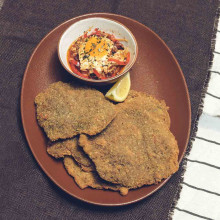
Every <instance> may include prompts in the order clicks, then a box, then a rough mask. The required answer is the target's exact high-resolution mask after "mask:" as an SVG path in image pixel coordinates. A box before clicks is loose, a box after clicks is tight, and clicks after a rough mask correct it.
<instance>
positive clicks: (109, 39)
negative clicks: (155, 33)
mask: <svg viewBox="0 0 220 220" xmlns="http://www.w3.org/2000/svg"><path fill="white" fill-rule="evenodd" d="M121 41H126V39H116V38H115V36H114V35H113V34H108V33H106V32H104V31H101V30H99V29H98V28H95V29H94V30H93V31H92V32H91V33H89V31H86V32H84V34H83V35H82V36H80V37H79V38H77V40H75V41H74V42H73V43H72V44H71V45H70V47H69V49H68V52H67V61H68V64H69V66H70V68H71V70H72V71H73V72H74V73H76V74H77V75H79V76H81V77H83V78H88V79H96V80H102V79H108V78H111V77H114V76H116V75H118V74H120V72H121V71H122V70H123V68H124V67H125V66H126V65H127V64H128V63H129V61H130V52H129V50H128V48H126V47H125V46H124V45H123V44H122V43H121Z"/></svg>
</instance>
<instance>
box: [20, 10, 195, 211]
mask: <svg viewBox="0 0 220 220" xmlns="http://www.w3.org/2000/svg"><path fill="white" fill-rule="evenodd" d="M88 16H94V17H95V16H96V17H97V16H100V17H102V16H116V17H121V18H124V19H127V20H130V21H132V22H135V23H137V24H138V25H141V26H142V27H143V28H145V29H147V30H148V31H150V32H151V34H153V35H154V36H155V37H156V38H158V39H159V40H160V41H161V42H162V44H163V45H164V46H165V47H166V49H167V50H168V52H169V53H170V55H171V56H172V58H173V60H174V61H175V64H176V65H177V67H178V70H179V72H180V74H181V79H182V81H183V84H184V87H185V91H186V93H185V94H186V98H187V102H188V105H187V109H188V112H189V117H188V132H187V139H186V143H187V144H186V145H185V146H184V150H183V153H182V155H181V156H180V158H179V160H178V162H179V164H180V163H181V161H182V159H183V157H184V155H185V153H186V150H187V146H188V144H189V138H190V130H191V102H190V96H189V91H188V87H187V84H186V80H185V77H184V74H183V71H182V69H181V67H180V65H179V63H178V61H177V59H176V57H175V56H174V54H173V52H172V51H171V49H170V48H169V47H168V46H167V45H166V43H165V42H164V40H163V39H161V38H160V36H159V35H157V34H156V33H155V32H154V31H153V30H151V29H150V28H149V27H147V26H145V25H144V24H142V23H141V22H139V21H137V20H135V19H132V18H130V17H127V16H123V15H119V14H114V13H103V12H98V13H87V14H83V15H79V16H76V17H73V18H71V19H68V20H66V21H64V22H62V23H61V24H59V25H58V26H56V27H55V28H53V29H52V30H51V31H49V33H47V34H46V35H45V36H44V37H43V38H42V39H41V41H40V42H39V43H38V44H37V46H36V47H35V49H34V50H33V52H32V54H31V56H30V58H29V60H28V63H27V66H26V68H25V72H24V75H23V78H22V85H21V95H20V111H21V121H22V126H23V131H24V134H25V138H26V140H27V143H28V146H29V149H30V150H31V152H32V154H33V156H34V159H35V160H36V162H37V163H38V165H39V166H40V168H41V169H42V170H43V171H44V173H45V174H46V176H47V177H48V178H49V179H50V180H51V181H52V182H53V183H54V184H55V185H56V186H58V187H59V188H60V189H62V190H63V191H64V192H65V193H67V194H68V195H70V196H72V197H73V198H76V199H79V200H80V201H82V202H86V203H89V204H91V205H98V206H104V207H116V206H125V205H129V204H133V203H136V202H138V201H141V200H143V199H145V198H147V197H149V196H150V195H152V194H153V193H155V192H156V191H158V190H159V189H160V188H161V187H163V186H164V185H165V184H166V183H167V182H168V180H169V179H170V178H171V177H172V175H171V176H169V177H168V178H166V179H164V180H162V184H160V186H159V187H157V188H156V189H154V190H153V191H151V192H150V193H148V194H147V195H144V196H142V197H140V198H138V199H135V200H131V201H128V202H123V203H117V204H115V203H108V204H106V203H99V202H93V201H89V200H86V199H83V198H80V197H79V196H76V195H74V194H72V193H71V192H70V191H68V190H66V189H65V188H63V187H62V186H61V185H60V184H59V183H58V182H57V181H56V180H55V179H54V178H53V177H52V176H51V175H50V174H48V172H47V170H46V169H45V168H44V165H43V164H42V163H41V161H40V160H39V159H38V156H36V154H35V153H34V151H33V150H32V147H31V141H30V140H29V137H28V134H27V133H28V132H27V128H26V124H25V122H24V117H25V116H24V110H23V106H24V98H23V97H24V84H25V80H26V77H27V72H28V69H29V66H30V63H31V61H32V59H33V57H34V55H35V53H36V51H37V50H38V48H39V47H40V46H41V44H42V43H43V42H44V40H45V39H46V38H47V37H48V36H49V35H50V34H51V33H52V32H54V31H55V30H57V29H58V28H59V27H60V26H62V25H64V24H66V23H68V22H71V21H72V20H74V19H80V18H83V17H88ZM177 172H178V171H177Z"/></svg>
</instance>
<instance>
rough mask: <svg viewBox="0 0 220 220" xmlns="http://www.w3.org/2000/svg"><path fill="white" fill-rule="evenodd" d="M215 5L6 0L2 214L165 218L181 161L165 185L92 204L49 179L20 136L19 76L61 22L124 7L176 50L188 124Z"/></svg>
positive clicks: (164, 0)
mask: <svg viewBox="0 0 220 220" xmlns="http://www.w3.org/2000/svg"><path fill="white" fill-rule="evenodd" d="M1 2H2V1H1ZM217 6H218V1H217V0H209V1H207V0H140V1H138V0H136V1H131V0H122V1H118V0H114V1H107V0H94V1H82V0H78V1H73V0H63V1H58V0H44V1H35V0H20V1H14V0H5V1H4V3H3V7H2V9H1V11H0V27H1V28H0V65H1V66H0V76H1V80H0V126H1V132H0V143H1V147H0V169H1V171H0V201H1V202H0V219H50V218H56V219H67V218H70V219H155V220H159V219H162V220H164V219H167V216H168V212H169V209H170V206H171V204H172V202H173V199H174V196H175V193H176V191H177V188H178V182H179V181H180V177H181V174H182V171H183V167H182V166H181V167H180V169H179V171H178V172H177V173H176V174H174V175H173V176H172V178H171V179H170V180H169V181H168V183H167V184H166V185H165V186H164V187H163V188H162V189H160V190H159V191H157V192H156V193H154V194H153V195H152V196H150V197H148V198H146V199H144V200H143V201H141V202H138V203H136V204H133V205H129V206H125V207H112V208H108V207H99V206H93V205H89V204H86V203H83V202H80V201H78V200H76V199H74V198H72V197H70V196H69V195H67V194H66V193H64V192H63V191H62V190H60V189H59V188H58V187H57V186H56V185H55V184H54V183H52V182H51V181H50V180H49V178H48V177H47V176H46V175H45V174H44V173H43V171H42V170H41V169H40V167H39V166H38V164H37V163H36V161H35V159H34V157H33V156H32V154H31V151H30V150H29V147H28V144H27V142H26V139H25V136H24V132H23V128H22V123H21V116H20V90H21V83H22V77H23V74H24V71H25V67H26V65H27V62H28V59H29V57H30V55H31V53H32V52H33V50H34V48H35V47H36V45H37V44H38V43H39V41H40V40H41V39H42V38H43V37H44V36H45V35H46V34H47V33H48V32H49V31H50V30H52V29H53V28H54V27H56V26H57V25H58V24H60V23H62V22H63V21H65V20H68V19H70V18H73V17H75V16H78V15H82V14H85V13H92V12H111V13H116V14H121V15H125V16H128V17H131V18H133V19H136V20H138V21H139V22H141V23H143V24H145V25H146V26H148V27H149V28H151V29H152V30H153V31H155V32H156V33H157V34H158V35H159V36H160V37H161V38H162V39H163V40H164V41H165V42H166V43H167V45H168V46H169V47H170V49H171V50H172V51H173V53H174V55H175V56H176V58H177V60H178V61H179V63H180V66H181V67H182V70H183V72H184V74H185V78H186V82H187V85H188V89H189V93H190V98H191V104H192V127H193V126H194V124H195V121H196V117H197V111H198V107H199V104H200V98H201V92H202V89H203V86H204V82H205V79H206V77H207V69H208V63H209V54H210V46H211V38H212V30H213V24H214V18H215V12H216V9H217Z"/></svg>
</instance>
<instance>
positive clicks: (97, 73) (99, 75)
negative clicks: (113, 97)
mask: <svg viewBox="0 0 220 220" xmlns="http://www.w3.org/2000/svg"><path fill="white" fill-rule="evenodd" d="M93 72H94V74H95V75H96V76H97V77H98V78H99V79H106V77H104V76H102V75H101V74H100V73H99V72H98V71H97V70H96V69H93Z"/></svg>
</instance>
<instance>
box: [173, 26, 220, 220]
mask: <svg viewBox="0 0 220 220" xmlns="http://www.w3.org/2000/svg"><path fill="white" fill-rule="evenodd" d="M219 31H220V23H219V24H218V28H217V34H216V44H215V48H214V51H213V55H214V56H213V63H212V66H211V67H210V71H209V72H210V81H209V84H208V88H207V91H206V94H205V97H204V108H203V113H202V115H201V117H200V119H199V123H198V131H197V134H196V137H195V141H194V142H193V145H192V149H191V151H190V154H189V155H188V156H187V158H186V159H187V164H186V172H185V173H184V178H183V183H182V184H181V185H182V190H181V193H180V198H179V200H178V202H177V203H176V207H175V209H174V214H173V220H187V219H189V220H193V219H198V217H199V216H200V218H203V219H220V209H219V204H220V175H219V171H220V160H219V156H220V146H219V145H220V117H217V116H220V89H219V88H220V66H219V63H220V53H219V52H220V34H219V33H220V32H219ZM207 201H208V202H207Z"/></svg>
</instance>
